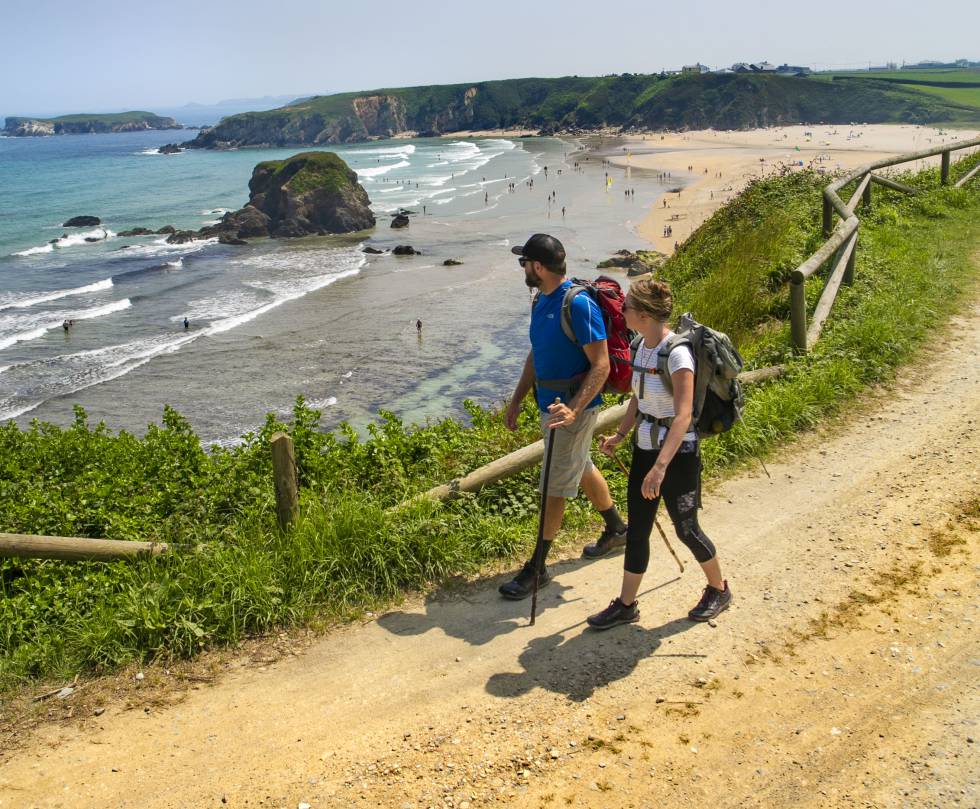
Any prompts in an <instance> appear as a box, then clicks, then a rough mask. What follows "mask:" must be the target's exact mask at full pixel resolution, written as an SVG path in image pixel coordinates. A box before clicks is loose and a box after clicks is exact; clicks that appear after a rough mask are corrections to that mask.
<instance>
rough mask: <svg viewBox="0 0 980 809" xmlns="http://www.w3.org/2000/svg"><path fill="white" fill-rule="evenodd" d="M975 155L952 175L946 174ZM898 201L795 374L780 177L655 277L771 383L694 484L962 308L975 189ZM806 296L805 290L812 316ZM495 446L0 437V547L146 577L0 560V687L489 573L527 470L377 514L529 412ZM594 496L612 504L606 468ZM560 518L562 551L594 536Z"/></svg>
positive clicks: (923, 184) (485, 427) (814, 185)
mask: <svg viewBox="0 0 980 809" xmlns="http://www.w3.org/2000/svg"><path fill="white" fill-rule="evenodd" d="M977 160H980V156H978V157H974V158H971V159H970V160H969V161H966V162H964V163H961V164H957V165H956V166H955V169H954V174H955V175H957V176H959V175H960V174H961V173H962V172H963V171H964V170H965V169H966V167H967V166H968V165H969V164H971V163H975V162H976V161H977ZM904 179H905V181H907V182H910V183H914V184H917V185H918V186H919V187H920V188H922V194H921V195H920V196H918V197H914V198H910V197H905V196H903V195H900V194H897V193H892V192H889V191H886V190H883V189H879V188H876V189H875V198H874V205H873V208H872V209H871V211H869V212H864V211H862V212H861V214H860V215H861V218H862V229H861V240H860V246H859V249H858V255H857V267H856V275H855V283H854V285H853V286H852V287H850V288H844V289H843V290H842V291H841V293H840V297H839V300H838V302H837V304H836V306H835V309H834V311H833V313H832V315H831V317H830V319H829V320H828V322H827V325H826V328H825V332H824V336H823V337H822V338H821V340H820V342H819V343H818V344H817V346H816V348H815V350H814V351H812V352H811V353H810V354H809V355H807V356H806V357H794V356H793V355H792V354H791V352H790V351H789V349H788V345H789V334H788V332H789V325H788V322H787V318H786V291H785V284H784V280H785V276H786V273H787V272H788V270H789V269H791V268H792V267H793V266H795V264H796V263H797V262H798V261H799V260H800V259H801V258H802V257H804V256H805V255H806V254H808V253H809V252H810V251H811V250H813V249H815V247H816V246H817V245H818V244H819V243H820V241H821V236H820V233H819V227H820V225H819V205H820V197H819V188H820V187H821V185H822V184H823V183H826V182H827V178H818V177H816V176H814V175H812V174H808V173H803V174H797V175H789V176H785V177H776V178H769V179H766V180H761V181H758V182H756V183H755V184H753V185H752V186H751V187H750V188H749V189H748V190H747V191H746V192H745V194H744V195H742V196H741V197H739V198H738V199H737V200H735V201H733V202H732V203H730V204H729V205H727V206H726V207H725V208H723V209H722V210H721V211H719V212H718V213H717V214H716V215H715V216H714V217H713V218H712V219H711V220H709V221H708V222H706V223H705V224H704V225H703V226H702V227H701V228H700V229H699V230H698V231H697V232H696V233H695V234H694V235H693V236H692V237H691V239H689V240H688V242H687V243H686V244H685V246H684V248H683V249H682V250H681V251H680V252H679V253H678V254H677V255H676V256H674V257H673V258H671V259H670V260H669V261H667V262H665V264H664V266H663V268H662V273H663V274H664V275H665V276H666V277H668V278H670V279H671V280H672V283H673V285H674V287H675V292H676V294H677V299H678V310H680V309H681V308H691V309H693V311H694V312H695V314H696V315H698V316H699V317H701V318H702V319H704V320H709V321H710V322H712V323H713V324H714V325H724V327H725V328H727V329H729V331H731V332H732V333H733V334H736V335H737V336H738V341H739V345H740V348H741V349H742V351H743V353H744V354H745V356H746V357H748V358H749V361H750V364H751V365H752V366H754V367H758V366H762V365H767V364H770V363H772V362H776V361H781V362H786V363H787V364H788V366H789V371H788V373H787V374H786V375H785V376H784V377H782V378H780V379H778V380H775V381H773V382H771V383H767V384H766V385H763V386H759V387H756V388H753V389H751V391H750V395H749V398H748V404H747V407H746V412H745V424H744V425H740V426H738V427H737V428H736V429H735V430H733V431H732V432H731V433H728V434H726V435H724V436H722V437H720V438H718V439H714V440H712V441H708V442H706V443H705V447H704V454H705V460H706V467H707V472H708V474H709V475H715V474H718V473H719V472H720V471H721V470H724V469H730V468H733V467H736V466H738V465H739V464H742V463H744V462H746V460H747V459H749V458H750V457H751V455H753V454H755V453H762V454H764V453H766V452H767V451H769V450H771V449H772V448H774V447H776V446H779V445H780V444H782V443H784V442H786V441H787V440H789V439H791V438H792V437H793V436H794V435H795V434H797V433H798V432H800V431H802V430H806V429H808V428H810V427H812V426H813V425H815V424H817V423H818V422H819V421H820V420H821V419H824V418H826V417H828V416H829V415H832V414H834V413H836V412H839V411H840V410H842V409H844V408H846V407H847V406H848V404H849V402H851V401H852V400H853V397H854V396H855V395H857V394H858V393H860V392H861V391H862V390H864V389H865V388H867V387H868V386H870V385H875V384H878V383H881V382H887V381H888V380H889V379H890V378H891V377H892V375H893V373H894V371H895V369H896V367H898V366H899V365H900V364H901V363H902V362H905V361H907V360H908V359H910V358H911V357H912V356H913V355H914V354H915V353H916V351H918V350H919V349H921V348H922V346H923V345H925V343H926V341H927V340H928V338H929V336H930V335H931V334H932V333H933V332H934V331H935V330H936V329H937V328H940V327H941V326H942V324H943V323H944V322H945V321H946V319H947V318H948V317H949V316H950V315H951V314H952V313H954V312H956V311H958V310H959V309H960V308H961V307H962V306H963V305H964V304H965V302H967V301H970V300H973V299H974V294H975V292H976V289H977V283H976V281H977V275H978V272H977V268H976V265H975V264H974V263H972V261H971V257H973V256H974V255H975V254H976V252H977V250H978V248H980V228H978V225H977V223H978V221H980V183H977V182H973V183H971V184H970V185H969V187H968V188H966V189H962V190H954V189H951V188H938V173H937V171H935V170H932V171H928V172H925V173H923V174H921V175H917V176H914V177H906V178H904ZM821 284H822V280H821V279H820V278H813V279H811V281H810V282H808V285H807V297H808V300H809V301H810V303H811V306H812V305H813V303H814V302H815V300H816V298H817V296H818V295H819V293H820V287H821ZM525 404H526V406H525V408H524V410H523V412H522V414H521V419H520V426H519V430H518V431H517V433H516V434H512V433H509V432H507V431H506V430H505V429H504V428H503V426H502V423H501V419H500V414H499V413H496V412H494V411H492V410H485V409H482V408H479V407H476V406H475V405H472V404H469V405H468V406H467V409H468V411H469V414H470V421H471V423H470V424H469V425H468V426H465V427H464V426H463V425H461V424H459V423H457V422H455V421H452V420H442V421H438V422H433V423H431V424H428V425H426V426H424V427H421V428H417V429H416V428H411V427H407V426H406V425H404V424H402V423H401V422H400V421H399V420H398V419H397V418H396V417H395V416H393V415H392V414H390V413H382V414H381V417H380V419H379V421H378V422H377V423H376V424H374V425H372V426H371V428H370V435H369V437H368V438H367V439H363V440H362V439H359V438H358V435H357V434H356V433H355V431H354V430H353V429H351V428H350V427H348V426H344V427H342V428H341V429H339V430H338V431H337V432H336V433H334V434H327V433H322V432H320V431H319V430H318V428H317V425H318V421H319V414H318V413H317V412H316V411H311V410H309V409H308V408H307V407H306V406H305V405H304V404H303V403H302V402H301V401H300V402H298V403H297V407H296V408H295V411H294V414H293V417H292V419H291V420H290V421H289V423H286V424H280V423H278V422H277V421H276V419H275V418H273V417H272V416H269V417H268V419H267V422H266V424H265V425H264V426H263V428H262V429H261V430H260V431H258V432H257V433H255V434H250V435H247V436H245V437H244V440H243V443H242V444H241V445H240V446H238V447H235V448H234V449H229V450H222V449H217V450H213V451H205V450H204V449H202V448H201V446H200V443H199V441H198V439H197V437H196V436H195V435H194V433H193V431H192V430H191V429H190V427H189V425H188V424H187V423H186V421H185V420H184V419H182V418H181V417H180V416H179V415H178V414H177V413H175V412H173V411H171V410H167V411H165V413H164V417H163V421H162V423H161V424H160V425H158V426H154V427H151V428H150V429H149V430H148V432H147V434H146V435H145V436H144V437H142V438H140V437H136V436H133V435H130V434H127V433H120V434H115V433H112V432H110V431H108V430H107V429H105V428H104V427H103V426H100V425H92V424H89V423H88V421H87V419H86V417H85V414H84V412H82V411H81V410H79V411H78V413H77V418H76V422H75V424H74V425H72V426H71V427H68V428H59V427H55V426H53V425H48V424H43V423H39V422H35V423H34V424H33V425H32V426H31V427H29V428H27V429H21V428H19V427H18V426H17V425H15V424H14V423H12V422H11V423H8V424H6V425H3V426H0V530H4V531H11V532H21V533H45V534H60V535H81V536H106V537H111V538H117V539H137V538H138V539H156V540H162V541H166V542H170V543H173V544H174V545H175V551H174V552H173V553H171V554H169V555H167V556H166V557H163V558H159V559H156V560H146V561H139V562H130V563H109V564H71V563H62V562H55V561H25V560H3V561H0V689H9V688H13V687H16V686H17V685H19V684H23V683H25V682H29V681H31V680H32V679H35V678H50V677H55V676H61V677H70V676H71V675H73V674H74V673H76V672H78V671H105V670H111V669H113V668H114V667H117V666H120V665H123V664H125V663H127V662H130V661H134V660H145V659H149V658H154V657H158V658H164V659H167V658H170V657H175V656H176V657H186V656H191V655H194V654H196V653H197V652H199V651H200V650H202V649H206V648H208V647H210V646H215V645H221V644H227V643H233V642H235V641H237V640H239V639H241V638H243V637H246V636H248V635H250V634H254V633H257V632H262V631H264V630H267V629H269V628H271V627H276V626H285V625H291V624H297V623H299V624H303V623H316V624H322V623H323V622H324V621H330V620H343V619H344V618H347V617H349V616H351V615H353V614H356V613H357V612H358V611H359V610H363V609H366V608H371V607H374V606H377V605H381V604H384V603H387V602H390V601H391V600H393V599H397V598H398V597H399V596H400V594H401V593H403V592H404V591H405V590H406V589H415V588H422V589H425V588H429V587H431V586H433V585H435V584H438V583H439V582H444V581H446V580H447V579H449V578H451V577H454V576H457V575H476V574H479V573H480V572H481V571H485V570H486V569H487V567H488V565H492V564H493V563H495V561H496V560H500V559H509V558H513V557H519V556H523V555H524V554H526V553H528V551H529V548H530V545H531V543H532V541H533V537H534V530H535V521H536V510H537V495H536V492H535V488H534V483H535V479H536V470H528V471H526V472H524V473H522V474H520V475H517V476H515V477H514V478H511V479H509V480H506V481H502V482H501V483H499V484H496V485H494V486H492V487H489V488H487V489H485V490H484V491H482V492H481V493H479V494H478V495H475V496H473V495H468V496H463V497H461V498H459V499H457V500H455V501H452V502H449V503H446V504H433V503H419V504H416V505H414V506H412V507H410V508H406V509H404V510H401V511H400V512H398V514H397V516H395V515H392V514H389V513H387V512H386V509H388V508H389V507H390V506H392V505H394V504H397V503H399V502H401V501H402V500H404V499H405V498H407V497H409V496H411V495H412V494H415V493H418V492H420V491H424V490H425V489H427V488H429V487H430V486H432V485H435V484H438V483H442V482H445V481H446V480H450V479H452V478H454V477H458V476H460V475H462V474H464V473H465V472H467V471H470V470H472V469H473V468H475V467H477V466H480V465H482V464H484V463H486V462H487V461H489V460H491V459H492V458H495V457H498V456H499V455H502V454H504V453H506V452H508V451H510V450H512V449H515V448H517V447H518V446H522V445H524V444H525V443H528V442H530V441H532V440H535V439H536V438H537V437H538V426H537V414H536V412H535V410H534V407H533V406H532V405H531V404H530V402H529V401H528V402H526V403H525ZM282 429H285V430H288V431H289V432H290V433H291V434H292V436H293V439H294V441H295V444H296V450H297V461H298V468H299V472H300V478H301V512H302V515H303V516H302V518H301V521H300V523H299V524H298V525H297V526H296V527H295V528H294V529H293V530H292V531H291V532H290V533H289V534H288V535H287V536H281V535H280V534H279V532H278V531H277V529H276V526H275V518H274V496H273V490H272V474H271V459H270V455H269V448H268V439H269V436H270V435H271V434H272V433H273V432H275V431H278V430H282ZM600 464H601V465H602V466H603V468H604V469H605V470H606V471H607V472H608V473H609V474H608V479H609V481H610V485H611V487H612V490H613V493H614V495H615V496H616V497H617V499H618V500H619V501H620V502H622V501H623V499H624V486H625V482H624V480H623V479H622V475H620V474H619V473H618V472H616V471H615V467H613V466H612V465H611V464H610V463H609V462H608V461H606V460H605V459H602V460H600ZM594 520H595V517H594V515H593V514H592V513H591V510H590V508H589V507H588V504H587V502H586V501H585V500H584V499H583V498H582V497H579V498H576V499H575V500H572V501H571V502H570V503H569V508H568V510H567V518H566V524H565V528H566V530H565V532H564V533H563V536H564V537H565V540H566V541H570V538H572V540H574V539H575V537H576V534H577V533H580V532H581V531H583V530H585V529H586V528H588V527H589V526H591V525H593V524H594Z"/></svg>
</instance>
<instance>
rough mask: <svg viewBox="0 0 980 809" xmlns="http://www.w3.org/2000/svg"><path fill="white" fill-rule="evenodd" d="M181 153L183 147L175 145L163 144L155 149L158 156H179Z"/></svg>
mask: <svg viewBox="0 0 980 809" xmlns="http://www.w3.org/2000/svg"><path fill="white" fill-rule="evenodd" d="M182 151H184V149H183V147H181V146H180V145H179V144H176V143H165V144H163V146H161V147H160V148H159V149H157V152H159V153H160V154H180V153H181V152H182Z"/></svg>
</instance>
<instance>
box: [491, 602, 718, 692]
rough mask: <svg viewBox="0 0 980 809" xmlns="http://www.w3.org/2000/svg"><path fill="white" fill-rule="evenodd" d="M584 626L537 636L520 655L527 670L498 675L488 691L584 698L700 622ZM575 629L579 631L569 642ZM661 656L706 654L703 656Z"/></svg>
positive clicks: (620, 676)
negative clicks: (607, 627)
mask: <svg viewBox="0 0 980 809" xmlns="http://www.w3.org/2000/svg"><path fill="white" fill-rule="evenodd" d="M580 625H581V624H575V625H573V626H570V627H567V628H566V629H563V630H559V631H558V632H556V633H554V634H553V635H548V636H547V637H543V638H534V639H532V640H531V641H530V642H529V643H528V645H527V647H526V648H525V649H524V651H523V652H521V654H520V657H518V662H519V663H520V664H521V665H522V666H523V667H524V671H522V672H519V673H513V672H507V673H501V674H494V675H493V676H492V677H490V679H489V680H488V681H487V685H486V689H487V692H488V693H490V694H493V695H494V696H498V697H519V696H522V695H523V694H526V693H528V692H529V691H531V690H532V689H534V688H536V687H540V688H546V689H548V690H549V691H553V692H555V693H557V694H565V695H566V696H567V697H568V698H569V699H571V700H574V701H575V702H581V701H583V700H585V699H588V698H589V697H591V696H592V695H593V694H594V693H595V691H596V690H598V689H600V688H602V687H603V686H606V685H609V683H611V682H613V681H615V680H621V679H623V678H624V677H628V676H629V675H630V674H631V673H632V672H633V669H635V668H636V666H637V664H638V663H639V662H640V661H641V660H644V659H645V658H648V657H650V656H652V655H654V654H655V653H656V651H657V650H658V649H659V648H660V646H661V644H662V643H663V642H664V640H666V639H667V638H670V637H671V636H672V635H677V634H680V633H681V632H686V631H687V630H688V629H691V628H692V627H694V626H695V623H694V622H692V621H690V620H688V619H687V618H675V619H674V620H673V621H669V622H667V623H666V624H663V625H661V626H658V627H656V628H654V629H645V628H643V627H641V626H638V625H636V624H630V625H627V626H620V627H616V628H614V629H612V630H606V631H602V632H599V631H596V630H593V629H584V630H582V629H578V627H579V626H580ZM572 630H576V634H574V635H571V636H570V637H568V639H567V640H566V636H567V635H569V633H570V632H571V631H572ZM659 656H660V657H665V656H670V657H691V658H697V657H703V655H698V654H678V655H659Z"/></svg>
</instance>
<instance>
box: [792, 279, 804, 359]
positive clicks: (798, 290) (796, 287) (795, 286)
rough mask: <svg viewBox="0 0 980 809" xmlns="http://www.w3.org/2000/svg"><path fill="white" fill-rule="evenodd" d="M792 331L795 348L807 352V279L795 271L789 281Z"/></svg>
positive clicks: (801, 352) (799, 352)
mask: <svg viewBox="0 0 980 809" xmlns="http://www.w3.org/2000/svg"><path fill="white" fill-rule="evenodd" d="M789 313H790V331H791V333H792V336H793V350H794V351H796V352H797V353H798V354H805V353H806V279H805V278H804V277H803V275H802V274H801V273H799V272H794V273H793V274H792V276H790V281H789Z"/></svg>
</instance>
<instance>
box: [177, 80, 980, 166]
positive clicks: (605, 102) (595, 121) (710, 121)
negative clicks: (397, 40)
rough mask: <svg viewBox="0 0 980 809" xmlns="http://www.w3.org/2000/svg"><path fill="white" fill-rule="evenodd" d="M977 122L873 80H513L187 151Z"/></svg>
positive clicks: (270, 125)
mask: <svg viewBox="0 0 980 809" xmlns="http://www.w3.org/2000/svg"><path fill="white" fill-rule="evenodd" d="M977 120H980V110H978V109H977V108H976V107H973V106H971V105H969V104H963V103H956V102H955V101H952V100H950V99H946V98H941V97H937V96H935V95H930V94H929V93H925V92H922V91H921V90H919V89H917V88H914V89H913V88H909V87H903V86H898V85H894V84H889V85H885V84H884V83H882V82H876V81H874V80H872V79H860V78H856V79H851V80H848V81H846V82H833V81H822V80H819V79H817V78H810V77H804V76H786V75H773V74H766V73H749V74H740V73H707V74H705V73H683V74H666V73H661V74H650V75H647V74H632V73H624V74H622V75H614V76H602V77H591V78H590V77H582V76H567V77H564V78H558V79H509V80H504V81H487V82H477V83H475V84H449V85H430V86H425V87H401V88H394V89H382V90H372V91H370V92H363V93H338V94H336V95H327V96H314V97H312V98H308V99H302V100H298V101H295V102H293V103H292V104H288V105H286V106H284V107H280V108H278V109H274V110H267V111H264V112H247V113H240V114H238V115H232V116H229V117H227V118H223V119H222V120H221V121H220V122H219V123H218V124H217V125H216V126H214V127H210V128H207V129H204V130H202V131H201V132H200V133H199V134H198V135H197V137H195V138H194V139H193V140H191V141H188V142H187V143H185V144H183V145H185V146H187V147H190V148H204V149H227V148H238V147H241V146H318V145H324V144H337V143H356V142H359V141H365V140H371V139H375V138H390V137H393V136H396V135H407V134H412V135H417V136H419V137H425V136H437V135H442V134H447V133H452V132H462V131H467V130H469V131H480V130H506V129H530V130H534V131H539V132H541V133H542V134H555V133H558V132H567V133H575V132H576V131H583V130H590V129H597V128H601V127H614V128H617V129H620V130H622V131H626V132H628V131H631V130H634V131H639V130H664V129H670V130H689V129H707V128H715V129H752V128H757V127H768V126H777V125H786V124H800V123H803V124H807V123H821V122H822V123H831V124H833V123H837V124H847V123H851V122H865V123H916V124H926V123H939V122H942V123H951V122H956V121H977Z"/></svg>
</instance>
